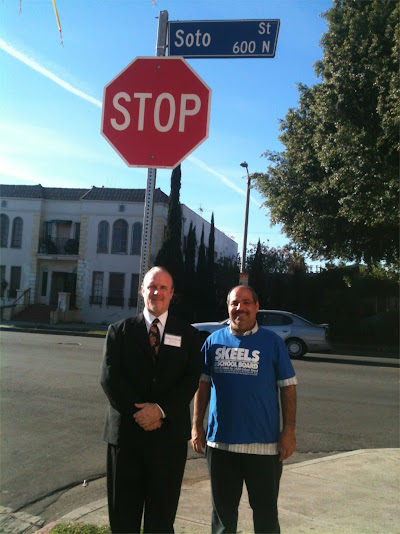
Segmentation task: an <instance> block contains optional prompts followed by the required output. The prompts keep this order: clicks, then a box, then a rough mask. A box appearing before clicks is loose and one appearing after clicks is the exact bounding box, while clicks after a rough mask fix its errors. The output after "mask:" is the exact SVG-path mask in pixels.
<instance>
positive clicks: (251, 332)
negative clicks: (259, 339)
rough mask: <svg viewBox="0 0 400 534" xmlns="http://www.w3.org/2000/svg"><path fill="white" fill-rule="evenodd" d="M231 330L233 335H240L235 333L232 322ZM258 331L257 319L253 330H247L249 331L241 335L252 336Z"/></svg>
mask: <svg viewBox="0 0 400 534" xmlns="http://www.w3.org/2000/svg"><path fill="white" fill-rule="evenodd" d="M229 331H230V333H231V334H232V335H233V336H237V335H238V334H236V333H235V331H234V330H232V328H231V325H230V324H229ZM256 332H258V323H257V321H256V322H255V324H254V326H253V328H252V329H251V330H247V332H245V333H244V334H241V335H242V336H251V335H252V334H255V333H256Z"/></svg>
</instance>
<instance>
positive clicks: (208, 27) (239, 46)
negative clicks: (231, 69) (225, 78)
mask: <svg viewBox="0 0 400 534" xmlns="http://www.w3.org/2000/svg"><path fill="white" fill-rule="evenodd" d="M279 24H280V20H278V19H262V20H190V21H171V22H169V24H168V55H169V56H183V57H186V58H190V57H192V58H211V57H213V58H217V57H229V58H230V57H274V56H275V50H276V43H277V41H278V33H279Z"/></svg>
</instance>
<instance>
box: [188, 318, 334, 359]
mask: <svg viewBox="0 0 400 534" xmlns="http://www.w3.org/2000/svg"><path fill="white" fill-rule="evenodd" d="M257 322H258V326H260V327H261V328H267V329H268V330H272V331H273V332H276V333H277V334H278V335H279V336H280V337H281V338H282V339H283V340H284V342H285V343H286V347H287V350H288V352H289V356H290V357H294V358H301V357H302V356H304V354H305V353H306V352H328V351H330V350H331V346H330V344H329V341H328V340H327V335H328V325H327V324H320V325H317V324H314V323H311V322H310V321H307V319H303V317H299V316H298V315H295V314H294V313H290V312H287V311H280V310H259V311H258V312H257ZM228 324H229V319H225V320H224V321H221V322H214V323H213V322H211V323H193V326H194V327H195V328H197V330H199V331H200V332H202V338H203V340H205V338H206V337H208V336H209V335H210V334H212V333H213V332H215V331H216V330H220V329H221V328H225V327H226V326H228Z"/></svg>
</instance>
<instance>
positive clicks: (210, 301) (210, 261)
mask: <svg viewBox="0 0 400 534" xmlns="http://www.w3.org/2000/svg"><path fill="white" fill-rule="evenodd" d="M214 255H215V226H214V213H212V214H211V226H210V235H209V236H208V249H207V305H208V308H209V310H210V314H214V313H215V306H216V295H215V258H214ZM210 316H211V315H210Z"/></svg>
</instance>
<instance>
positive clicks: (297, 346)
mask: <svg viewBox="0 0 400 534" xmlns="http://www.w3.org/2000/svg"><path fill="white" fill-rule="evenodd" d="M285 343H286V348H287V350H288V353H289V356H290V357H291V358H302V357H303V356H304V354H305V353H306V352H307V347H306V346H305V344H304V343H303V341H302V340H301V339H298V338H295V337H291V338H289V339H287V340H286V341H285Z"/></svg>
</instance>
